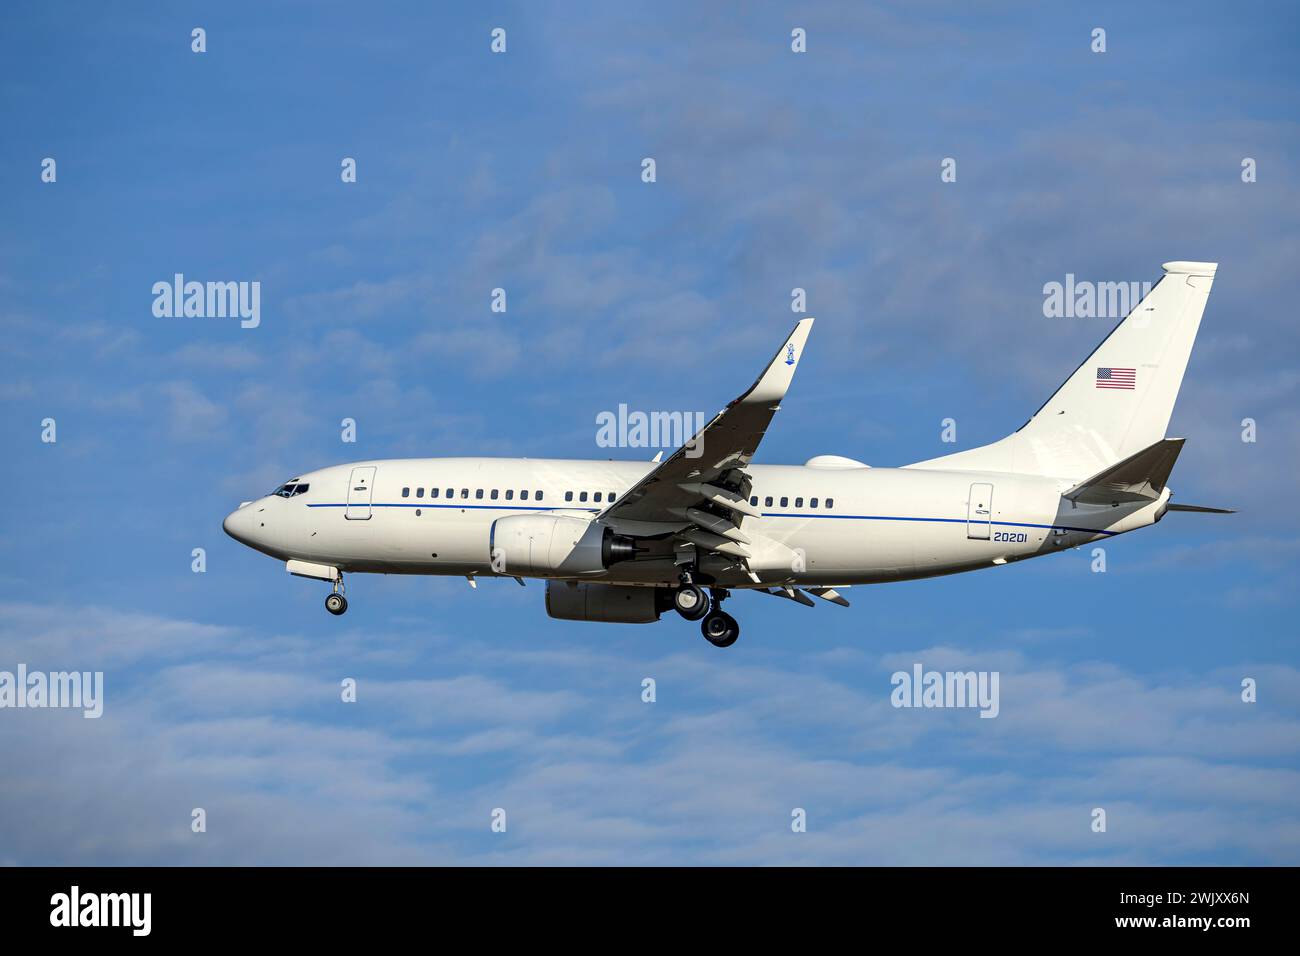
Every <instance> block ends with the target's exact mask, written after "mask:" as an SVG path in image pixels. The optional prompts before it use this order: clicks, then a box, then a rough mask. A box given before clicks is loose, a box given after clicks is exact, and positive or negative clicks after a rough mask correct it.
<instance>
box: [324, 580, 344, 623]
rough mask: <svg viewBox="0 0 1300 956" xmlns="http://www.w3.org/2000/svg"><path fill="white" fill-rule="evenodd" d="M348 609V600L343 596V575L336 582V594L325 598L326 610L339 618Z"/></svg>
mask: <svg viewBox="0 0 1300 956" xmlns="http://www.w3.org/2000/svg"><path fill="white" fill-rule="evenodd" d="M347 609H348V599H347V598H345V597H344V596H343V575H342V574H340V575H339V576H338V580H336V581H335V582H334V593H333V594H331V595H329V597H327V598H325V610H327V611H329V612H330V613H331V614H333V615H334V616H335V617H338V616H339V615H340V614H342V613H343V612H344V611H346V610H347Z"/></svg>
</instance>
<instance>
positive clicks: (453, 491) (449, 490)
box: [447, 488, 456, 498]
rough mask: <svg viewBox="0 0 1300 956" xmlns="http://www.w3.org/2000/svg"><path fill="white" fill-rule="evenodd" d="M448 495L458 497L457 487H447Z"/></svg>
mask: <svg viewBox="0 0 1300 956" xmlns="http://www.w3.org/2000/svg"><path fill="white" fill-rule="evenodd" d="M447 497H448V498H455V497H456V489H455V488H448V489H447Z"/></svg>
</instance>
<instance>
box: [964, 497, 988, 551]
mask: <svg viewBox="0 0 1300 956" xmlns="http://www.w3.org/2000/svg"><path fill="white" fill-rule="evenodd" d="M992 523H993V486H992V485H986V484H974V485H971V486H970V498H969V499H968V500H967V502H966V537H968V538H978V539H981V540H984V541H987V540H988V539H989V527H990V526H991V525H992Z"/></svg>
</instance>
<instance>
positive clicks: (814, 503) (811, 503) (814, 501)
mask: <svg viewBox="0 0 1300 956" xmlns="http://www.w3.org/2000/svg"><path fill="white" fill-rule="evenodd" d="M808 507H809V508H816V507H817V499H816V498H812V499H809V501H808Z"/></svg>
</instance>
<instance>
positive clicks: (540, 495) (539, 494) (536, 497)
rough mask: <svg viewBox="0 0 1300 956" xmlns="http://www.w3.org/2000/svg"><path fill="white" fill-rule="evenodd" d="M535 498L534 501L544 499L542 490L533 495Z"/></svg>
mask: <svg viewBox="0 0 1300 956" xmlns="http://www.w3.org/2000/svg"><path fill="white" fill-rule="evenodd" d="M533 500H534V501H541V500H542V493H541V492H540V491H539V492H537V494H536V495H535V496H534V497H533Z"/></svg>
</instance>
